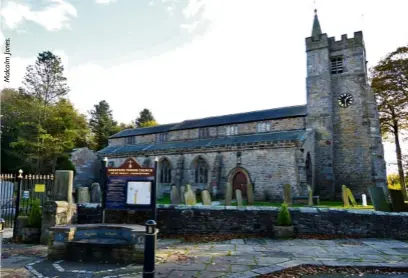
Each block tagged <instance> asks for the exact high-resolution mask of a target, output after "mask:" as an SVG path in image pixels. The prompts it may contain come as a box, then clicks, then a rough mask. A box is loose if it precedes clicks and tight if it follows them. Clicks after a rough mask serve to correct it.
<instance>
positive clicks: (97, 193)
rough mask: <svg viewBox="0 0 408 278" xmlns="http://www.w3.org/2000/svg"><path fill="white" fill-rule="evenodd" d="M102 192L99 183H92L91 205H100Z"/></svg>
mask: <svg viewBox="0 0 408 278" xmlns="http://www.w3.org/2000/svg"><path fill="white" fill-rule="evenodd" d="M101 197H102V191H101V186H100V185H99V183H97V182H94V183H93V184H92V185H91V203H97V204H100V203H101V201H102V198H101Z"/></svg>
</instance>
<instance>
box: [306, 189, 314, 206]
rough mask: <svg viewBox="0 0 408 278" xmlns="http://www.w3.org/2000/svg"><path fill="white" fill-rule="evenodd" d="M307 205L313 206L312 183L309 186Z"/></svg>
mask: <svg viewBox="0 0 408 278" xmlns="http://www.w3.org/2000/svg"><path fill="white" fill-rule="evenodd" d="M307 205H308V206H313V190H312V188H311V187H310V185H308V186H307Z"/></svg>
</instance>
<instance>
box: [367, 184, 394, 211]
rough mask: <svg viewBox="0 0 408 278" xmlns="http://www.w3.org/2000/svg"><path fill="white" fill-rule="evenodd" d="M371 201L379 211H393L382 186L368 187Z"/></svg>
mask: <svg viewBox="0 0 408 278" xmlns="http://www.w3.org/2000/svg"><path fill="white" fill-rule="evenodd" d="M368 192H369V193H370V198H371V202H373V205H374V209H375V210H377V211H388V212H390V211H391V208H390V205H389V204H388V202H387V199H386V198H385V194H384V190H383V189H382V188H381V187H377V186H372V187H369V188H368Z"/></svg>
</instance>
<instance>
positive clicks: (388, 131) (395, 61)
mask: <svg viewBox="0 0 408 278" xmlns="http://www.w3.org/2000/svg"><path fill="white" fill-rule="evenodd" d="M371 73H372V82H371V86H372V89H373V92H374V94H375V96H376V101H377V104H378V111H379V115H380V124H381V132H382V135H383V137H384V139H385V140H389V141H392V142H394V143H395V150H396V154H397V165H398V175H399V179H400V185H401V188H402V191H403V194H404V196H405V198H406V197H407V192H406V185H405V179H404V169H403V155H402V151H401V143H400V135H401V132H403V131H404V130H407V129H408V46H405V47H399V48H397V49H396V50H395V51H393V52H391V53H390V54H388V55H387V56H386V57H385V58H384V59H382V60H381V61H380V62H379V63H378V65H376V66H375V67H374V68H373V69H372V71H371Z"/></svg>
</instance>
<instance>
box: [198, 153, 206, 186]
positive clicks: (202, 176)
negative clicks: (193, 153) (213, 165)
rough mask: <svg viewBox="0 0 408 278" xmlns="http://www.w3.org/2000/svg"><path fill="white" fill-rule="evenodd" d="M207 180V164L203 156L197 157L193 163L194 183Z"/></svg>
mask: <svg viewBox="0 0 408 278" xmlns="http://www.w3.org/2000/svg"><path fill="white" fill-rule="evenodd" d="M207 182H208V165H207V162H205V160H204V158H202V157H199V158H198V159H197V161H196V163H195V183H207Z"/></svg>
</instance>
